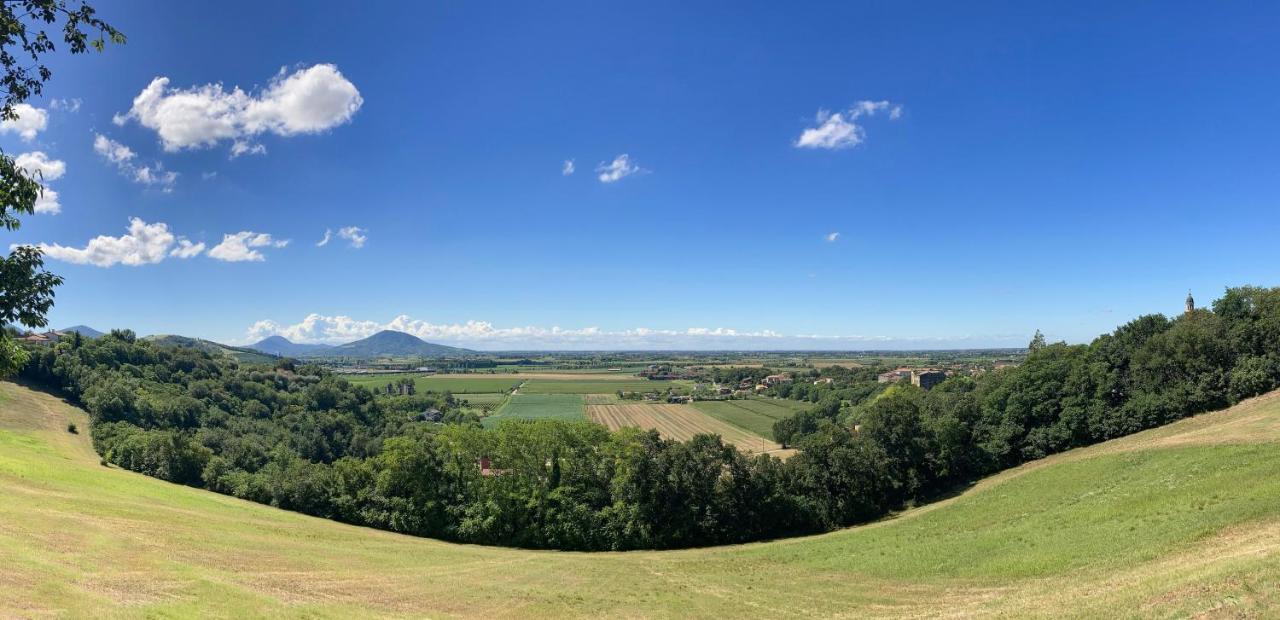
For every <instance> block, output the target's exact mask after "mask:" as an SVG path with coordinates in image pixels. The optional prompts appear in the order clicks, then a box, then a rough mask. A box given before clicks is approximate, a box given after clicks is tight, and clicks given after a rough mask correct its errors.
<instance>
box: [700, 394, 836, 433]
mask: <svg viewBox="0 0 1280 620" xmlns="http://www.w3.org/2000/svg"><path fill="white" fill-rule="evenodd" d="M693 406H694V407H696V408H697V409H698V410H699V411H701V412H703V413H705V414H707V415H709V416H711V417H713V418H715V419H717V420H720V421H721V422H726V423H728V424H732V425H734V426H737V427H739V428H744V429H746V430H748V431H751V432H752V433H755V434H757V435H760V436H761V437H766V438H768V439H773V423H774V422H777V421H778V420H781V419H783V418H789V417H791V416H793V415H795V414H796V413H797V412H799V411H803V410H804V409H805V408H807V407H809V406H810V405H809V403H801V402H797V401H793V400H772V399H768V400H766V399H759V398H752V399H748V400H704V401H698V402H695V403H694V404H693Z"/></svg>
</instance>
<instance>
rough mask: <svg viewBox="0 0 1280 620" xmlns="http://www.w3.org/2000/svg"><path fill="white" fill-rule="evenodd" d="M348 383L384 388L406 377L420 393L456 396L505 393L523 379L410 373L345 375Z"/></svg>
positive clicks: (499, 376)
mask: <svg viewBox="0 0 1280 620" xmlns="http://www.w3.org/2000/svg"><path fill="white" fill-rule="evenodd" d="M345 377H346V379H347V381H350V382H351V383H353V384H355V385H363V386H365V387H367V388H377V387H384V386H386V385H387V384H388V383H395V382H396V381H399V380H400V379H404V378H406V377H412V378H413V386H414V389H416V390H417V391H419V392H453V393H454V394H479V393H485V392H488V393H492V392H503V391H506V390H510V389H511V388H514V387H516V386H517V385H520V382H521V381H523V379H520V378H518V377H516V376H513V375H485V374H469V375H417V374H410V373H398V374H383V375H345Z"/></svg>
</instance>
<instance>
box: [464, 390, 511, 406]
mask: <svg viewBox="0 0 1280 620" xmlns="http://www.w3.org/2000/svg"><path fill="white" fill-rule="evenodd" d="M457 398H458V399H459V400H465V401H467V402H468V403H469V404H471V405H472V406H473V407H483V406H485V405H489V406H493V407H496V406H498V405H501V404H502V403H503V401H505V400H507V395H506V394H503V393H500V392H482V393H480V394H459V395H458V396H457Z"/></svg>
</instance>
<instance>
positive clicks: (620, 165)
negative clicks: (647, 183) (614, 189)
mask: <svg viewBox="0 0 1280 620" xmlns="http://www.w3.org/2000/svg"><path fill="white" fill-rule="evenodd" d="M638 172H647V171H646V170H645V169H643V168H641V167H640V166H637V165H635V164H633V163H631V157H630V156H629V155H627V154H626V153H623V154H621V155H619V156H617V157H615V158H613V161H612V162H609V163H607V164H606V163H604V162H600V165H599V166H596V173H597V175H598V177H597V178H599V179H600V182H601V183H615V182H617V181H620V180H622V179H623V178H626V177H629V176H631V175H633V174H636V173H638Z"/></svg>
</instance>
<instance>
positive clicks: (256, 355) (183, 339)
mask: <svg viewBox="0 0 1280 620" xmlns="http://www.w3.org/2000/svg"><path fill="white" fill-rule="evenodd" d="M142 339H143V340H147V341H150V342H152V343H155V344H158V345H161V346H166V347H191V348H193V349H199V350H201V351H204V352H206V353H210V354H212V355H225V356H228V357H233V358H235V359H236V360H239V361H241V362H244V363H249V364H270V363H272V362H273V361H274V359H273V358H272V357H270V356H268V355H263V354H262V352H260V351H254V350H253V349H247V348H244V347H233V346H231V345H226V344H219V343H217V342H213V341H212V340H203V339H200V338H190V337H187V336H175V335H172V334H156V335H154V336H144V337H143V338H142Z"/></svg>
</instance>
